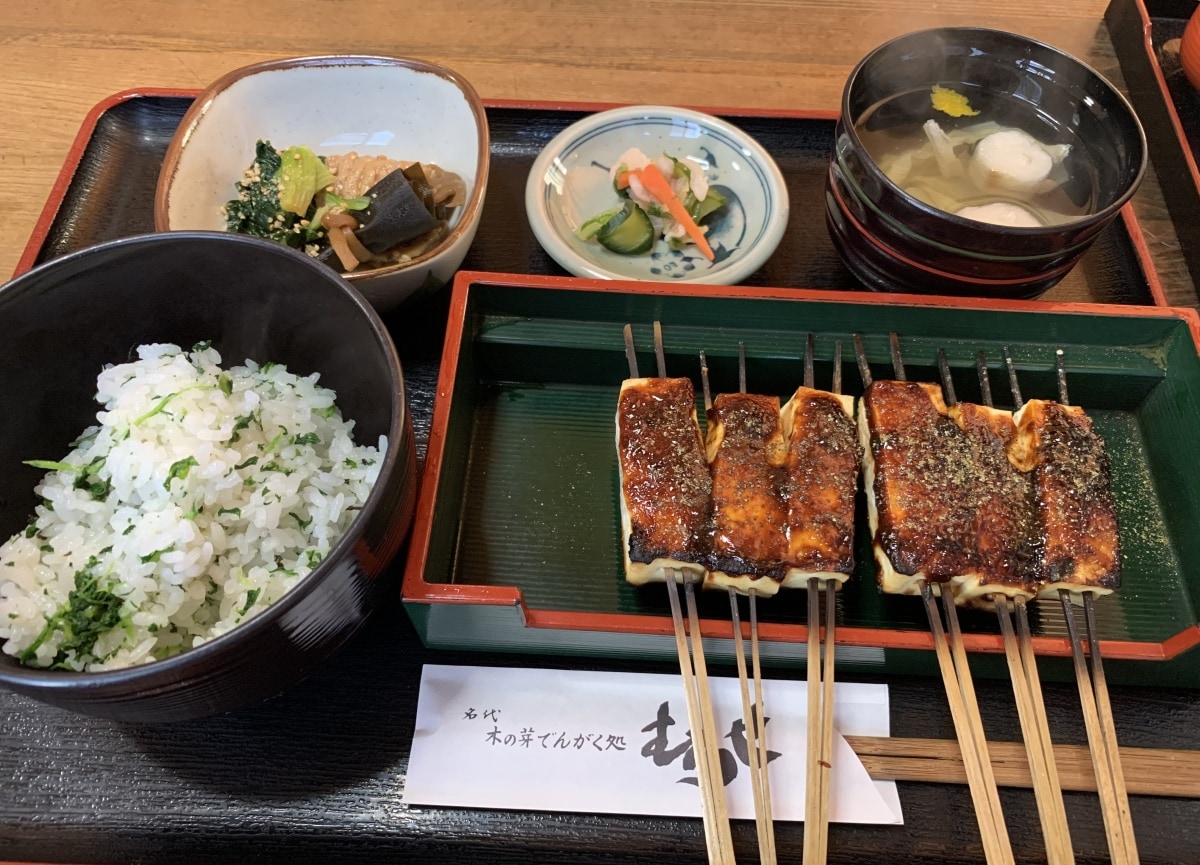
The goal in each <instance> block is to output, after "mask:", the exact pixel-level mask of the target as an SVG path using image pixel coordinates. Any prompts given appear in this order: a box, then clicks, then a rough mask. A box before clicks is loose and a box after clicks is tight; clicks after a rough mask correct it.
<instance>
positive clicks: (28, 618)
mask: <svg viewBox="0 0 1200 865" xmlns="http://www.w3.org/2000/svg"><path fill="white" fill-rule="evenodd" d="M138 357H139V359H138V360H137V361H135V362H133V363H126V364H121V365H118V366H112V367H109V368H107V369H105V370H104V371H103V372H102V373H101V374H100V377H99V379H98V381H97V396H96V398H97V400H98V401H99V402H100V403H101V404H102V405H103V407H104V408H103V411H100V412H99V413H98V414H97V415H96V418H97V420H98V421H99V422H100V424H99V426H93V427H90V428H88V429H87V430H86V431H85V432H84V434H83V435H82V436H81V437H80V438H79V439H78V440H77V441H76V442H74V443H73V444H72V447H73V450H72V451H71V452H70V453H69V454H67V455H66V456H65V457H64V458H63V459H62V460H61V461H54V462H48V461H42V460H36V461H32V464H34V465H37V466H38V467H40V468H45V469H47V470H48V471H47V474H46V476H45V477H44V478H43V480H42V482H41V483H40V484H39V485H38V487H37V490H36V491H37V494H38V495H39V496H40V497H41V499H42V503H41V504H40V505H38V507H37V513H36V516H35V518H34V520H33V522H31V523H30V525H29V527H28V528H27V529H25V530H24V531H22V532H20V533H18V534H17V535H15V536H14V537H12V538H10V539H9V540H8V542H6V543H5V544H4V545H3V546H0V643H2V645H3V650H4V651H5V652H6V653H7V654H9V655H13V656H15V657H17V658H18V659H20V660H21V662H22V663H25V664H28V665H30V666H37V667H51V666H53V667H58V668H62V669H69V670H111V669H117V668H120V667H128V666H131V665H134V664H142V663H146V662H149V661H153V660H157V659H161V658H165V657H169V656H171V655H174V654H177V653H179V652H181V651H185V650H187V649H190V648H192V647H195V646H198V645H200V644H201V643H203V642H205V641H207V640H211V639H212V638H213V637H216V636H219V635H220V634H223V633H225V632H226V631H228V630H230V629H231V628H233V627H234V626H236V625H237V624H238V623H239V622H244V621H246V620H248V619H250V618H253V617H254V616H255V615H257V614H259V613H260V612H262V611H263V610H264V609H266V608H267V607H268V606H270V605H271V604H272V603H274V602H275V601H276V600H278V599H279V598H280V597H282V596H283V595H284V593H286V592H287V591H288V590H289V589H290V588H292V587H293V586H294V585H296V583H297V582H299V581H300V579H301V578H303V577H304V575H305V574H307V573H308V572H309V571H311V570H312V569H313V567H315V566H316V565H317V563H318V562H320V561H321V559H322V558H323V557H324V556H326V555H327V554H328V553H329V550H330V549H331V548H332V547H333V545H334V544H335V543H336V542H337V541H338V539H339V538H340V537H341V535H342V534H343V533H344V532H345V530H346V528H347V526H348V525H349V524H350V521H351V520H352V519H353V517H354V515H355V513H356V512H357V511H358V510H359V509H361V508H362V506H363V504H364V502H365V501H366V499H367V495H368V494H369V493H370V490H371V487H372V485H373V484H374V482H375V479H376V477H377V476H378V474H379V468H380V461H381V454H382V452H383V451H384V450H385V448H386V445H387V442H386V440H385V439H384V438H383V437H380V439H379V443H378V447H370V446H358V445H355V443H354V441H353V439H352V437H351V434H352V431H353V427H354V423H353V421H347V420H343V418H342V416H341V414H340V412H339V411H338V409H337V407H336V405H335V404H334V396H335V395H334V393H333V391H331V390H329V389H328V388H325V387H321V386H320V385H318V384H317V378H318V376H317V375H316V374H313V375H310V376H307V377H300V376H297V375H294V374H292V373H290V372H288V371H287V369H286V368H285V367H282V366H277V365H272V364H267V365H264V366H261V367H260V366H258V365H256V364H255V363H253V362H252V361H247V362H246V365H245V366H238V367H233V368H231V369H228V370H223V369H222V368H221V366H220V363H221V357H220V355H219V354H218V353H217V352H216V350H214V349H213V348H211V347H210V346H208V345H206V344H201V345H198V346H194V347H193V349H192V350H191V351H188V352H185V351H182V350H181V349H180V348H179V347H178V346H174V345H145V346H141V347H140V348H139V349H138ZM31 456H33V455H31Z"/></svg>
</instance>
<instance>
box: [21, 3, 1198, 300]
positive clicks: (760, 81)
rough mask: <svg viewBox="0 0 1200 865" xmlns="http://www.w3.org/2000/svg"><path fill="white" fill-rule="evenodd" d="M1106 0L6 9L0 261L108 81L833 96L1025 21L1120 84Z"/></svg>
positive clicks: (801, 99)
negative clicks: (378, 61) (398, 66)
mask: <svg viewBox="0 0 1200 865" xmlns="http://www.w3.org/2000/svg"><path fill="white" fill-rule="evenodd" d="M1106 2H1107V0H1057V2H1053V3H1047V2H1044V0H1016V2H1006V3H988V2H980V0H942V2H929V0H722V2H703V0H697V2H687V0H677V2H673V3H671V4H669V6H667V7H665V8H663V9H661V10H660V11H657V12H655V13H652V14H651V13H648V12H643V11H639V8H638V7H635V6H626V7H620V8H616V9H614V8H613V7H611V6H609V5H606V4H598V3H595V2H588V0H542V2H525V3H514V2H505V0H448V2H426V3H413V2H410V0H399V2H397V0H355V2H352V3H351V2H338V0H318V2H309V3H304V4H296V3H281V2H275V0H262V2H259V3H256V4H255V6H254V11H253V12H250V11H249V9H248V7H247V6H246V4H245V3H242V2H239V0H194V2H187V3H170V4H164V3H150V2H146V0H140V2H139V0H116V2H112V0H110V2H86V0H76V2H67V0H51V2H41V3H11V4H6V8H5V11H4V14H3V15H0V45H2V46H3V49H2V50H3V57H4V64H3V71H2V72H0V117H2V118H3V122H0V188H3V189H4V190H5V193H6V194H5V198H6V218H5V219H3V220H0V274H5V275H7V274H10V273H11V272H12V271H13V268H14V267H15V266H16V263H17V260H18V258H19V256H20V253H21V250H22V249H23V248H24V245H25V243H26V240H27V239H28V237H29V234H30V232H31V231H32V229H33V226H34V224H35V222H36V221H37V217H38V214H39V213H40V212H41V208H42V206H43V204H44V202H45V200H46V197H47V194H48V192H49V191H50V188H51V185H52V184H53V182H54V179H55V177H56V176H57V173H58V170H59V168H60V166H61V165H62V162H63V159H64V157H65V155H66V153H67V150H68V148H69V146H70V144H71V141H72V139H73V138H74V136H75V133H76V131H77V130H78V128H79V125H80V122H81V121H82V120H83V118H84V116H85V114H86V113H87V111H88V109H90V108H91V107H92V106H93V105H95V104H96V103H97V102H98V101H100V100H101V99H103V98H104V97H106V96H108V95H110V94H112V93H115V92H117V91H121V90H126V89H130V88H138V87H150V86H157V87H179V88H196V89H198V88H202V87H204V86H205V85H207V84H208V83H209V82H211V81H212V80H213V79H215V78H217V77H218V76H219V75H221V74H222V73H224V72H227V71H229V70H230V69H234V68H237V67H239V66H242V65H245V64H248V63H253V62H256V61H259V60H265V59H268V58H274V57H283V56H289V55H300V54H322V53H345V52H354V53H378V54H390V55H400V56H413V57H420V58H424V59H428V60H433V61H437V62H440V63H444V64H446V65H448V66H450V67H451V68H452V69H455V70H457V71H458V72H460V73H461V74H462V75H464V76H465V77H466V78H467V79H468V80H469V81H471V83H472V84H474V85H475V87H476V89H477V90H478V91H479V92H480V94H481V95H482V96H484V97H485V98H488V97H490V98H508V99H531V100H536V99H550V100H563V101H582V100H586V101H599V102H661V103H667V104H682V105H699V106H726V107H753V108H789V109H836V108H837V107H838V103H839V100H840V96H841V91H842V86H843V83H844V82H845V80H846V76H847V74H848V73H849V71H850V70H851V68H852V67H853V66H854V64H855V62H856V61H857V60H858V59H859V58H860V57H862V56H863V55H864V54H866V53H867V52H868V51H869V50H870V49H871V48H873V47H874V46H875V45H877V44H879V43H880V42H883V41H885V40H887V39H889V38H891V37H893V36H896V35H899V34H901V33H905V32H908V31H911V30H917V29H921V28H926V27H937V26H946V25H968V26H986V27H996V28H1001V29H1007V30H1013V31H1016V32H1019V33H1023V34H1025V35H1028V36H1031V37H1033V38H1036V39H1039V40H1042V41H1045V42H1048V43H1050V44H1052V45H1054V46H1056V47H1058V48H1061V49H1063V50H1065V51H1067V52H1070V53H1072V54H1074V55H1076V56H1079V57H1081V58H1083V59H1085V60H1087V61H1088V62H1090V63H1092V64H1093V65H1094V66H1096V67H1097V68H1098V69H1100V71H1101V72H1103V73H1104V74H1106V75H1108V76H1109V77H1110V78H1112V79H1114V80H1116V81H1118V82H1120V80H1121V79H1120V73H1119V70H1118V68H1117V66H1116V62H1115V60H1114V59H1113V51H1112V45H1111V42H1110V40H1109V37H1108V32H1107V30H1106V29H1105V27H1104V23H1103V20H1102V17H1103V14H1104V9H1105V5H1106ZM1136 206H1137V208H1138V215H1139V218H1140V219H1142V220H1143V224H1144V229H1145V233H1146V235H1147V237H1148V238H1150V239H1151V243H1152V249H1153V252H1154V254H1155V256H1156V259H1157V260H1158V261H1159V266H1160V272H1161V275H1162V277H1163V279H1164V282H1165V283H1166V284H1167V286H1168V288H1170V287H1171V285H1172V284H1174V283H1175V281H1176V280H1183V281H1185V282H1187V280H1188V277H1187V274H1186V270H1185V269H1184V268H1183V266H1182V263H1181V260H1180V259H1179V257H1178V255H1177V254H1173V253H1175V247H1176V243H1175V239H1174V232H1173V230H1172V229H1171V226H1170V223H1169V221H1168V220H1166V219H1164V218H1163V217H1164V212H1163V210H1162V207H1161V196H1160V195H1159V193H1158V188H1157V182H1156V180H1155V178H1154V177H1153V176H1149V177H1148V180H1147V182H1146V183H1145V184H1144V187H1143V189H1142V191H1141V192H1140V193H1139V196H1138V199H1137V202H1136ZM1187 284H1188V285H1190V282H1188V283H1187ZM1180 295H1181V296H1186V291H1180Z"/></svg>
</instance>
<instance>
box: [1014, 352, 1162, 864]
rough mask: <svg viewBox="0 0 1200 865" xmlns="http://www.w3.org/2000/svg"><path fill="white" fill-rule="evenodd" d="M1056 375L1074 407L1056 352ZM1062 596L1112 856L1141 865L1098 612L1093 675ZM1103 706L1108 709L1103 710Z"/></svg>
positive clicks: (1091, 631) (1067, 596) (1091, 627)
mask: <svg viewBox="0 0 1200 865" xmlns="http://www.w3.org/2000/svg"><path fill="white" fill-rule="evenodd" d="M1004 362H1005V365H1006V366H1007V367H1008V375H1009V381H1010V382H1011V383H1012V386H1013V398H1014V400H1016V405H1017V406H1018V407H1020V406H1021V405H1022V400H1021V397H1020V389H1019V387H1018V386H1017V375H1016V365H1015V364H1014V363H1013V359H1012V355H1011V353H1010V352H1009V350H1008V347H1007V346H1006V347H1005V348H1004ZM1055 375H1056V379H1057V383H1058V398H1059V402H1060V403H1061V404H1063V405H1070V401H1069V397H1068V393H1067V378H1066V370H1065V367H1064V364H1063V352H1062V349H1059V350H1058V351H1056V352H1055ZM1058 594H1059V600H1060V601H1061V603H1062V609H1063V618H1064V620H1065V622H1066V626H1067V634H1068V636H1069V637H1070V641H1071V657H1072V661H1073V663H1074V667H1075V679H1076V684H1077V685H1078V689H1079V702H1080V707H1081V708H1082V710H1083V721H1084V727H1085V729H1086V730H1087V736H1088V744H1089V747H1090V750H1091V755H1092V764H1093V768H1094V770H1095V773H1096V791H1097V794H1098V795H1099V798H1100V810H1101V813H1102V814H1103V816H1104V828H1105V833H1106V835H1107V838H1108V848H1109V855H1110V856H1111V857H1112V861H1113V862H1114V863H1118V865H1136V863H1137V862H1138V861H1139V858H1138V852H1137V843H1136V840H1135V838H1134V834H1133V823H1132V818H1131V815H1130V811H1129V796H1128V792H1127V790H1126V788H1125V781H1124V774H1123V771H1122V768H1121V762H1120V758H1119V756H1117V754H1118V746H1117V738H1116V728H1115V725H1114V723H1113V718H1112V710H1111V706H1110V705H1109V702H1108V685H1107V681H1106V680H1105V678H1104V668H1103V663H1102V662H1101V663H1100V665H1099V679H1098V680H1097V678H1096V672H1095V670H1096V665H1097V662H1098V661H1099V658H1100V651H1099V650H1100V646H1099V641H1098V639H1097V638H1096V630H1095V618H1094V612H1093V616H1092V618H1091V619H1090V620H1088V621H1087V625H1088V641H1089V644H1090V645H1089V649H1090V650H1091V651H1092V653H1093V658H1092V669H1091V670H1089V668H1088V661H1087V657H1086V656H1085V653H1084V646H1083V640H1082V638H1081V636H1080V633H1079V626H1078V623H1077V622H1076V619H1075V610H1074V605H1073V604H1072V602H1071V593H1070V592H1069V591H1067V590H1065V589H1063V590H1060V591H1059V593H1058ZM1083 594H1084V606H1085V614H1086V611H1087V609H1089V608H1091V606H1092V604H1091V602H1092V597H1091V594H1090V593H1087V592H1085V593H1083ZM1101 704H1103V707H1104V708H1103V710H1102V709H1101Z"/></svg>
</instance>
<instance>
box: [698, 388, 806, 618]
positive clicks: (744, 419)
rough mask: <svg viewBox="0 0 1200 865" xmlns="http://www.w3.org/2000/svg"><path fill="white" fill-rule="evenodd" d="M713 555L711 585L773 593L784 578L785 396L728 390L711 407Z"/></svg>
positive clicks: (709, 451)
mask: <svg viewBox="0 0 1200 865" xmlns="http://www.w3.org/2000/svg"><path fill="white" fill-rule="evenodd" d="M705 449H706V451H707V456H708V461H709V469H710V471H711V472H712V512H713V537H712V558H711V560H710V562H709V573H708V577H707V580H706V584H707V585H709V586H718V587H722V588H732V589H734V590H735V591H737V592H740V593H742V594H749V593H754V594H757V595H774V594H775V593H776V592H778V591H779V584H780V581H781V580H782V579H783V574H784V570H785V567H784V564H783V556H784V552H785V549H786V526H787V510H786V509H785V507H784V505H783V501H782V500H781V498H780V496H779V489H778V478H779V472H780V469H781V468H782V466H783V462H784V458H785V456H786V453H787V448H786V444H785V442H784V438H783V433H782V432H781V431H780V428H779V398H778V397H774V396H761V395H758V394H748V393H729V394H721V395H720V396H718V397H717V398H716V400H714V401H713V405H712V408H710V409H709V410H708V436H707V439H706V442H705Z"/></svg>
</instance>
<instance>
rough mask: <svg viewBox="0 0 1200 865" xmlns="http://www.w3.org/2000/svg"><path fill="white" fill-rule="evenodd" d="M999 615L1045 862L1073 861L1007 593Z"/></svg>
mask: <svg viewBox="0 0 1200 865" xmlns="http://www.w3.org/2000/svg"><path fill="white" fill-rule="evenodd" d="M996 614H997V617H998V618H999V620H1000V632H1001V633H1002V634H1003V636H1004V654H1005V658H1006V660H1007V661H1008V671H1009V676H1010V677H1011V678H1012V683H1013V696H1014V697H1015V698H1016V702H1017V717H1018V718H1019V720H1020V723H1021V737H1022V738H1023V739H1024V741H1025V753H1026V756H1027V757H1028V759H1029V765H1030V770H1031V775H1032V779H1033V792H1034V798H1035V800H1036V802H1037V809H1038V818H1039V819H1040V820H1041V824H1042V838H1043V840H1044V841H1045V844H1046V861H1047V863H1048V865H1058V863H1072V862H1074V861H1075V854H1074V851H1073V850H1072V848H1071V835H1070V827H1069V826H1068V825H1067V821H1066V811H1065V810H1064V809H1063V807H1062V788H1061V786H1060V785H1059V780H1058V771H1057V768H1056V767H1055V769H1054V772H1053V778H1052V777H1051V771H1050V769H1049V768H1048V767H1047V762H1048V760H1049V761H1050V762H1051V764H1052V763H1053V760H1054V751H1053V747H1051V750H1050V751H1049V752H1048V753H1047V750H1046V742H1047V741H1048V738H1049V737H1048V735H1044V734H1043V731H1042V730H1041V729H1040V728H1041V727H1042V726H1044V725H1045V724H1046V718H1045V715H1044V714H1043V715H1042V716H1041V717H1039V716H1038V712H1037V708H1036V705H1035V704H1034V701H1033V694H1032V691H1031V689H1030V685H1029V679H1028V677H1027V675H1026V672H1025V666H1024V664H1025V661H1024V658H1023V657H1022V654H1021V649H1020V647H1019V646H1018V644H1017V636H1016V632H1015V631H1014V630H1013V624H1012V618H1011V617H1010V614H1009V609H1008V599H1007V598H1005V597H1004V596H998V597H997V598H996ZM1047 733H1048V731H1047ZM1056 799H1057V802H1056Z"/></svg>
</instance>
